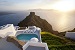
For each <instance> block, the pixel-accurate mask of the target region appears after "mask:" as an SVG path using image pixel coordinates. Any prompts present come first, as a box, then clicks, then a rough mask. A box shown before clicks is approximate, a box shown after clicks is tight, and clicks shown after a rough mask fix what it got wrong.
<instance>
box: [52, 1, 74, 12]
mask: <svg viewBox="0 0 75 50" xmlns="http://www.w3.org/2000/svg"><path fill="white" fill-rule="evenodd" d="M52 7H53V9H56V10H59V11H63V12H67V11H71V10H73V9H74V2H73V0H62V1H59V2H57V3H55V4H53V5H52Z"/></svg>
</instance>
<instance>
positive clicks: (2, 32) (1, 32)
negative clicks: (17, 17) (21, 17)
mask: <svg viewBox="0 0 75 50" xmlns="http://www.w3.org/2000/svg"><path fill="white" fill-rule="evenodd" d="M15 34H16V30H15V28H14V26H13V24H7V25H4V26H1V27H0V37H2V38H5V37H6V36H15Z"/></svg>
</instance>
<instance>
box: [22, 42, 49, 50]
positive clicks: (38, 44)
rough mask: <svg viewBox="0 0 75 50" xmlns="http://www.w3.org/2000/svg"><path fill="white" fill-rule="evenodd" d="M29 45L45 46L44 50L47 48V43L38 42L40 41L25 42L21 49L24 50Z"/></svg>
mask: <svg viewBox="0 0 75 50" xmlns="http://www.w3.org/2000/svg"><path fill="white" fill-rule="evenodd" d="M29 45H31V46H39V47H45V49H46V50H49V49H48V46H47V43H40V42H30V41H29V42H27V43H26V44H25V45H24V46H23V50H25V49H26V48H27V47H28V46H29Z"/></svg>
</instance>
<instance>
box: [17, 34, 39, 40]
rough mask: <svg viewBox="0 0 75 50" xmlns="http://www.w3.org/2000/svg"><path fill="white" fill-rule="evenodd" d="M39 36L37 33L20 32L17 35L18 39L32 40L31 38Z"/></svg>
mask: <svg viewBox="0 0 75 50" xmlns="http://www.w3.org/2000/svg"><path fill="white" fill-rule="evenodd" d="M34 37H36V38H38V36H37V35H36V34H20V35H18V36H17V39H18V40H30V39H31V38H34Z"/></svg>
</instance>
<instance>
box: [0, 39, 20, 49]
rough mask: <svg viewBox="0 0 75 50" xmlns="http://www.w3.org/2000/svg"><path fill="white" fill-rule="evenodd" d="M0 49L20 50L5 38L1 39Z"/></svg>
mask: <svg viewBox="0 0 75 50" xmlns="http://www.w3.org/2000/svg"><path fill="white" fill-rule="evenodd" d="M0 50H20V49H19V48H18V47H17V46H15V45H14V44H13V43H11V42H7V41H6V39H5V38H3V39H0Z"/></svg>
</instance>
